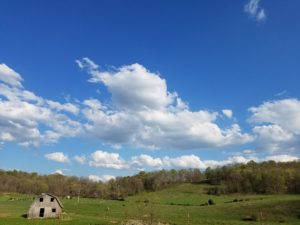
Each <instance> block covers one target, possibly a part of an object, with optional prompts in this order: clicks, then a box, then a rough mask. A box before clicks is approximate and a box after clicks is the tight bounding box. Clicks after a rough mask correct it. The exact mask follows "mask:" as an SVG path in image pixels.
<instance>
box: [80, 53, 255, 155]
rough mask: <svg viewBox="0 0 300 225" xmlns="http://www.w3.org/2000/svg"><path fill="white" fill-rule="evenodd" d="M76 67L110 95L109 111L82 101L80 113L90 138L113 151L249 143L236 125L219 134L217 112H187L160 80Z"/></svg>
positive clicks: (85, 63) (126, 70)
mask: <svg viewBox="0 0 300 225" xmlns="http://www.w3.org/2000/svg"><path fill="white" fill-rule="evenodd" d="M78 62H79V65H80V67H81V68H86V69H87V71H88V73H89V74H90V75H91V78H90V79H89V81H90V82H95V83H101V84H103V85H104V86H105V87H107V89H108V91H109V92H110V93H111V95H112V105H110V106H107V107H103V106H102V105H103V104H102V103H101V102H100V101H99V100H93V101H91V100H89V101H85V108H84V109H83V111H82V112H83V115H84V116H85V118H86V119H87V121H88V122H87V123H86V124H85V128H86V131H87V132H86V133H87V135H89V136H92V137H94V138H98V139H101V140H102V141H104V142H107V143H110V144H112V145H116V144H117V145H121V144H131V145H132V146H135V147H143V148H152V149H160V148H176V149H199V148H215V147H224V146H232V145H239V144H244V143H248V142H250V141H251V140H252V137H251V136H250V135H249V134H243V133H242V132H241V130H240V127H239V126H238V125H237V124H232V125H231V127H229V128H227V129H222V128H220V127H219V126H218V125H217V123H216V120H217V118H218V117H219V113H218V112H210V111H207V110H199V111H191V110H189V108H188V105H187V104H186V103H185V102H183V101H182V100H181V99H180V98H179V97H178V95H177V94H176V93H175V92H169V91H168V90H167V84H166V81H165V80H164V79H162V78H161V77H160V75H159V74H156V73H152V72H150V71H148V70H147V69H146V68H144V67H143V66H142V65H139V64H133V65H129V66H123V67H121V68H119V69H117V70H115V71H99V70H98V66H96V64H95V63H93V62H92V61H91V60H89V59H88V60H87V58H85V59H83V60H81V61H78ZM80 63H81V64H80ZM225 112H227V114H228V115H229V114H230V112H229V111H225ZM231 114H232V113H231Z"/></svg>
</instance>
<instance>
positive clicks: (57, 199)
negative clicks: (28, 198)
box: [37, 193, 64, 208]
mask: <svg viewBox="0 0 300 225" xmlns="http://www.w3.org/2000/svg"><path fill="white" fill-rule="evenodd" d="M45 195H49V196H51V197H53V198H55V199H56V201H57V202H58V204H59V205H60V207H61V208H63V207H64V206H63V204H62V203H61V201H60V200H59V198H58V197H57V196H55V195H53V194H50V193H42V194H40V195H38V196H37V197H39V198H40V197H42V196H45Z"/></svg>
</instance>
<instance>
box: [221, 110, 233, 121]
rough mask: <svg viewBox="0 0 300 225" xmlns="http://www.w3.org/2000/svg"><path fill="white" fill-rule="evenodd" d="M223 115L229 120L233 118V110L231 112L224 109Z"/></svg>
mask: <svg viewBox="0 0 300 225" xmlns="http://www.w3.org/2000/svg"><path fill="white" fill-rule="evenodd" d="M222 113H223V114H224V115H225V116H227V117H228V118H229V119H231V118H232V115H233V112H232V110H230V109H223V110H222Z"/></svg>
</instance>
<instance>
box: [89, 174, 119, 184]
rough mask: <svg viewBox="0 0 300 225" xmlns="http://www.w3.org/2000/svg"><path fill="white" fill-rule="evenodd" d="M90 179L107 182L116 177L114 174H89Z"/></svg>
mask: <svg viewBox="0 0 300 225" xmlns="http://www.w3.org/2000/svg"><path fill="white" fill-rule="evenodd" d="M88 178H89V180H91V181H94V182H99V181H101V182H107V181H110V180H114V179H116V177H115V176H112V175H102V176H97V175H89V176H88Z"/></svg>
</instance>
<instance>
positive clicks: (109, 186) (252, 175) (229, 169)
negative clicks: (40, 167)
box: [0, 161, 300, 200]
mask: <svg viewBox="0 0 300 225" xmlns="http://www.w3.org/2000/svg"><path fill="white" fill-rule="evenodd" d="M178 183H207V184H210V185H208V188H207V191H208V193H210V194H226V193H296V194H300V161H297V162H296V161H295V162H285V163H276V162H274V161H268V162H262V163H256V162H254V161H251V162H248V163H247V164H234V165H227V166H223V167H218V168H214V169H212V168H207V169H206V170H205V171H202V172H201V171H200V170H199V169H188V170H186V169H184V170H161V171H156V172H140V173H138V174H136V175H134V176H128V177H118V178H116V179H115V180H110V181H108V182H106V183H102V182H93V181H91V180H89V179H87V178H82V177H74V176H72V177H71V176H63V175H59V174H52V175H38V174H37V173H26V172H21V171H16V170H14V171H3V170H0V192H2V193H3V192H16V193H23V194H39V193H42V192H50V193H52V194H55V195H57V196H61V197H65V196H71V197H72V196H78V195H80V196H81V197H97V198H106V199H119V200H122V199H124V198H125V197H126V196H129V195H134V194H137V193H139V192H142V191H156V190H160V189H163V188H166V187H168V186H170V185H174V184H178Z"/></svg>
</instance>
